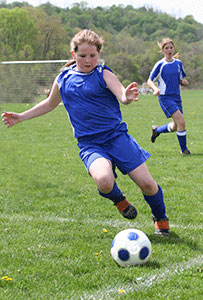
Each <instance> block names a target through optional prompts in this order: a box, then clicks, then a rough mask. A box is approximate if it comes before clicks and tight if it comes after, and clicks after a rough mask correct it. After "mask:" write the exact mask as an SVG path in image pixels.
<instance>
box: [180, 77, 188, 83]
mask: <svg viewBox="0 0 203 300" xmlns="http://www.w3.org/2000/svg"><path fill="white" fill-rule="evenodd" d="M188 84H189V82H188V81H187V79H185V78H183V79H182V80H181V85H188Z"/></svg>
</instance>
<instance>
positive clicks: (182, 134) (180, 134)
mask: <svg viewBox="0 0 203 300" xmlns="http://www.w3.org/2000/svg"><path fill="white" fill-rule="evenodd" d="M176 134H177V138H178V142H179V145H180V148H181V151H182V152H183V151H185V150H187V146H186V143H187V141H186V130H184V131H176Z"/></svg>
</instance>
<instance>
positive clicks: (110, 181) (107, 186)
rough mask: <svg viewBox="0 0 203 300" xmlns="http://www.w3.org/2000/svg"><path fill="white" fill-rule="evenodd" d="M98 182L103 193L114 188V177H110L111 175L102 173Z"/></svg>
mask: <svg viewBox="0 0 203 300" xmlns="http://www.w3.org/2000/svg"><path fill="white" fill-rule="evenodd" d="M96 184H97V187H98V189H99V190H100V191H101V192H102V193H110V192H111V191H112V189H113V185H114V178H110V177H109V176H105V175H101V176H99V178H97V180H96Z"/></svg>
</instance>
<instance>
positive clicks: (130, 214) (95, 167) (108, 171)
mask: <svg viewBox="0 0 203 300" xmlns="http://www.w3.org/2000/svg"><path fill="white" fill-rule="evenodd" d="M89 173H90V175H91V176H92V178H93V180H94V181H95V183H96V185H97V188H98V191H99V194H100V195H101V196H102V197H104V198H108V199H110V200H111V201H113V203H114V204H115V205H116V207H117V209H118V210H119V212H120V213H121V214H122V215H123V217H125V218H128V219H134V218H135V217H136V216H137V210H136V208H135V207H134V206H133V205H132V204H131V203H130V202H129V201H128V200H127V199H126V197H125V195H124V194H123V193H122V191H121V190H120V189H119V188H118V186H117V184H116V181H115V177H114V173H113V170H112V164H111V161H110V160H108V159H106V158H104V157H99V158H97V159H95V160H94V161H93V162H92V163H91V165H90V167H89Z"/></svg>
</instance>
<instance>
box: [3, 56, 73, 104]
mask: <svg viewBox="0 0 203 300" xmlns="http://www.w3.org/2000/svg"><path fill="white" fill-rule="evenodd" d="M66 62H67V60H45V61H44V60H42V61H4V62H0V103H6V102H13V103H15V102H23V103H30V102H35V101H36V100H37V98H38V97H39V96H41V95H44V96H46V95H47V94H48V93H49V90H50V89H51V87H52V84H53V81H54V79H55V77H56V76H57V74H58V73H59V72H60V68H61V67H62V66H63V65H64V64H65V63H66Z"/></svg>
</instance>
